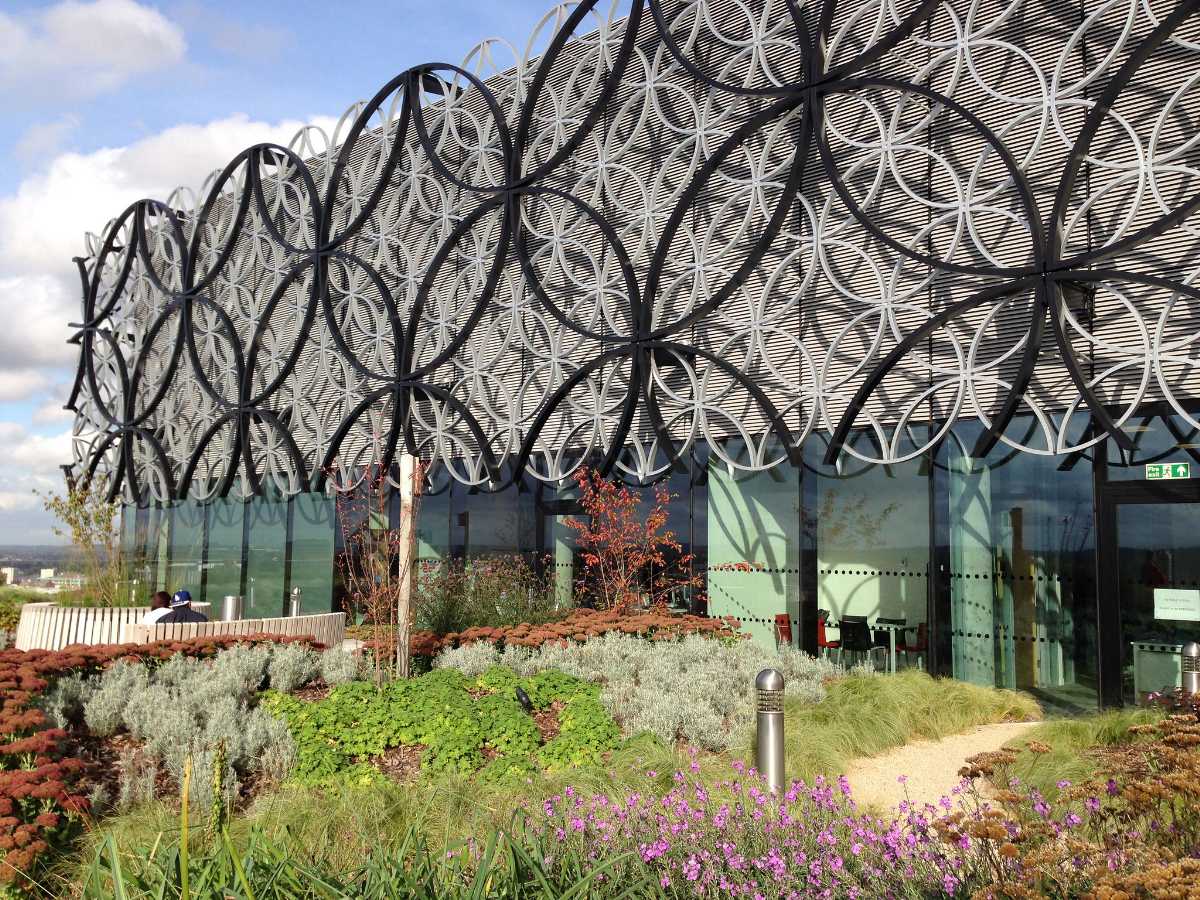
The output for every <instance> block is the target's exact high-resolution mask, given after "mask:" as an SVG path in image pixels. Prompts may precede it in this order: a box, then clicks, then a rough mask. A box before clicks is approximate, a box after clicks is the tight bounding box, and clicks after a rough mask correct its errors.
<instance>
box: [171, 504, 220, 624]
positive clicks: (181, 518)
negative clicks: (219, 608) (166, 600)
mask: <svg viewBox="0 0 1200 900" xmlns="http://www.w3.org/2000/svg"><path fill="white" fill-rule="evenodd" d="M169 515H170V523H171V524H170V546H171V552H170V556H169V557H168V560H167V566H166V577H165V579H164V582H165V584H166V587H165V588H163V589H164V590H166V591H169V592H170V593H172V594H173V593H175V591H178V590H182V589H187V591H188V592H189V593H191V595H192V599H193V600H204V599H205V594H204V518H205V514H204V507H203V506H200V505H199V504H197V503H193V502H191V501H188V500H181V501H179V502H178V503H175V504H173V505H172V506H171V507H170V508H169ZM218 602H219V601H218Z"/></svg>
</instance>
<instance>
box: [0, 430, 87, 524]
mask: <svg viewBox="0 0 1200 900" xmlns="http://www.w3.org/2000/svg"><path fill="white" fill-rule="evenodd" d="M0 442H2V443H3V445H4V448H5V451H4V456H3V458H0V512H21V511H28V510H36V509H41V506H42V504H41V501H40V500H38V498H37V496H36V495H35V494H34V491H35V490H38V491H42V492H45V491H50V490H54V491H57V490H62V488H63V484H64V482H63V474H62V470H61V469H60V468H59V467H60V466H61V465H62V464H63V463H64V462H67V461H68V460H70V458H71V432H70V430H69V429H67V430H64V431H62V432H60V433H57V434H51V435H44V434H35V433H32V432H30V431H29V430H28V429H27V428H26V427H25V426H24V425H22V424H21V423H19V422H0ZM0 524H2V523H0Z"/></svg>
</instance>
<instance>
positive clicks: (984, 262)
mask: <svg viewBox="0 0 1200 900" xmlns="http://www.w3.org/2000/svg"><path fill="white" fill-rule="evenodd" d="M1198 6H1200V4H1198V3H1196V2H1162V3H1160V2H1156V0H1124V2H1116V0H1104V2H1094V0H1083V2H1071V3H1067V2H1064V0H1032V2H1010V3H995V4H984V3H979V2H973V0H926V2H901V3H883V2H878V3H871V2H868V3H847V2H834V0H827V2H824V3H800V2H796V0H783V2H780V0H753V2H750V3H732V2H730V0H697V2H667V0H648V2H647V3H646V4H641V3H634V4H632V5H631V4H628V3H618V2H614V3H612V4H611V5H608V6H601V5H599V4H598V3H595V2H583V3H579V4H574V5H570V6H564V7H559V8H556V9H554V10H552V11H551V12H550V13H548V14H547V16H546V18H545V19H544V20H543V22H542V23H541V25H540V26H539V28H538V29H537V30H536V32H535V34H534V35H533V36H532V37H531V39H530V41H529V43H528V45H527V46H526V47H523V48H514V47H511V46H509V45H507V44H504V43H503V42H499V41H490V42H487V43H484V44H481V45H480V46H479V47H477V48H476V49H475V50H473V51H472V53H471V54H469V55H468V57H467V59H466V60H465V61H464V62H463V63H462V64H461V65H458V66H453V65H448V64H427V65H419V66H415V67H414V68H411V69H408V70H406V71H404V72H403V73H401V74H400V75H398V76H397V77H396V78H395V79H394V80H393V81H391V82H389V83H388V84H387V85H384V86H383V87H382V88H381V89H380V90H379V91H378V93H377V94H376V95H375V96H374V97H373V98H372V99H371V100H370V101H367V102H364V103H359V104H356V105H355V106H353V107H351V108H350V109H349V110H348V111H347V113H346V114H345V115H344V116H343V117H342V119H341V121H340V122H339V123H338V125H337V127H336V128H335V129H334V131H333V133H332V134H326V133H324V132H322V131H320V130H319V129H305V130H303V131H301V132H300V133H299V134H298V135H297V136H296V138H295V139H294V140H293V141H292V142H291V144H290V145H289V146H287V147H283V146H275V145H259V146H255V147H252V148H248V149H247V150H246V151H245V152H243V153H241V154H239V155H238V156H237V157H236V158H235V159H233V160H231V161H230V163H229V165H228V166H226V167H225V168H224V169H223V170H222V171H220V172H217V173H214V174H213V175H212V176H210V177H209V178H208V180H207V181H206V182H205V183H204V184H203V186H202V187H201V189H200V190H199V191H197V192H190V191H185V190H180V191H177V192H175V193H174V194H172V195H171V196H170V197H168V198H166V199H165V200H161V201H159V200H145V201H140V202H138V203H135V204H132V205H131V206H130V207H129V208H128V209H126V210H124V211H123V212H122V213H121V214H120V215H119V216H117V217H116V218H115V219H113V220H112V221H111V222H110V223H109V224H108V225H107V226H106V227H105V228H104V229H102V230H101V232H99V233H98V234H96V235H89V236H88V239H87V246H86V251H85V253H84V255H83V256H81V257H80V258H79V259H78V260H77V264H78V266H79V270H80V275H81V281H82V284H83V294H84V298H83V313H82V320H81V322H80V323H78V332H77V336H76V341H77V342H78V343H79V345H80V365H79V371H78V376H77V378H76V383H75V388H74V391H73V392H72V398H71V402H70V407H71V408H72V409H73V410H75V412H76V415H77V418H76V454H75V460H74V462H73V464H72V466H71V474H72V476H73V477H75V478H83V479H92V480H96V479H99V480H101V481H102V482H103V483H104V484H106V485H107V487H108V489H109V490H110V491H111V492H112V496H114V497H120V498H122V500H123V501H124V502H125V503H126V504H127V515H126V516H125V519H124V521H125V529H126V532H125V533H126V540H127V547H128V548H129V549H130V551H131V554H132V555H133V556H134V557H136V558H138V559H139V560H140V563H139V565H138V572H139V573H140V575H139V581H140V583H141V584H142V585H143V586H145V587H147V588H151V587H158V586H162V585H164V584H168V585H171V586H173V587H175V586H184V585H186V586H188V587H189V588H190V589H191V590H192V592H193V594H194V595H195V594H196V593H197V591H199V592H200V594H201V595H202V596H206V597H208V598H210V599H211V598H212V597H216V596H219V595H221V594H224V593H242V594H244V595H245V596H246V598H247V602H248V604H249V608H250V610H251V611H252V613H253V614H257V615H263V616H266V615H278V614H279V613H280V611H281V609H282V608H283V602H284V601H283V598H284V596H285V594H286V592H287V591H288V590H289V589H290V588H291V587H292V586H300V587H302V588H303V591H304V597H305V602H306V604H308V605H310V606H311V607H313V608H317V607H322V608H323V607H327V606H329V605H330V604H331V603H334V602H336V593H337V585H336V581H337V579H336V577H335V566H334V559H335V556H336V555H337V553H338V552H339V546H338V536H337V532H338V529H337V527H336V522H335V518H336V516H335V511H334V500H333V499H332V498H333V494H334V493H335V492H337V491H339V490H352V489H354V486H355V484H356V483H357V482H359V481H360V480H361V478H362V477H363V473H364V472H365V471H367V470H369V469H370V468H371V467H374V466H379V467H382V468H383V469H384V470H387V469H388V468H389V467H390V466H391V465H392V464H393V461H394V460H395V457H396V454H397V453H402V452H407V453H413V454H416V455H419V456H420V457H422V459H424V460H425V462H426V464H427V466H428V472H429V484H428V486H427V489H426V496H425V497H424V499H423V501H422V505H421V513H420V520H421V525H420V530H421V546H422V553H423V554H424V555H426V556H429V557H433V556H447V555H450V556H479V555H489V554H496V553H506V552H528V553H532V554H543V553H545V554H549V555H550V556H551V557H552V559H553V562H554V565H555V566H556V567H557V569H558V571H559V572H560V577H561V578H562V579H563V581H564V583H569V581H570V578H571V577H572V572H573V571H574V570H573V565H574V562H573V555H572V548H571V545H570V531H569V529H567V528H566V527H565V526H564V524H563V519H564V518H565V517H566V516H568V515H570V514H571V513H572V511H574V509H575V506H574V494H573V491H572V487H571V485H572V476H573V473H574V472H575V471H576V470H577V469H578V468H579V467H580V466H584V465H586V466H591V467H596V468H599V469H601V470H603V471H605V472H608V473H611V474H612V475H613V476H615V477H618V478H621V479H623V480H625V481H626V482H628V483H630V484H635V485H648V484H652V483H656V482H659V481H662V480H666V481H667V483H668V485H669V487H670V489H671V491H672V492H673V494H674V495H675V497H674V500H673V501H672V507H671V524H672V527H673V529H674V530H675V531H676V533H677V534H678V535H679V536H680V537H681V539H682V540H683V542H684V543H685V545H686V546H687V547H688V549H689V550H690V551H691V553H692V554H694V560H693V565H695V566H696V567H697V570H698V574H701V575H702V576H703V577H704V579H705V583H706V587H705V593H706V594H707V598H708V609H709V612H710V613H712V614H720V615H725V614H732V615H735V616H737V617H738V618H739V619H741V620H742V621H743V623H745V625H746V626H747V628H748V630H750V631H751V632H752V633H753V634H754V635H755V636H756V638H757V639H761V640H774V639H775V634H776V624H777V617H778V616H780V615H786V616H787V619H788V622H789V625H790V632H791V635H792V640H793V641H795V642H796V643H798V644H799V645H800V646H803V647H806V648H808V649H816V647H817V645H818V642H819V634H820V633H821V629H820V627H819V624H818V623H819V621H820V620H821V619H822V618H825V617H826V614H827V617H828V619H829V620H830V621H831V622H837V621H839V620H841V619H842V618H843V617H845V616H854V615H862V616H867V617H868V618H870V619H874V618H875V617H879V616H883V617H887V618H896V619H903V620H904V621H905V625H906V626H907V627H909V628H910V629H911V631H909V632H908V634H907V637H906V639H905V643H907V644H908V645H910V646H912V647H913V648H914V654H913V655H918V654H916V650H917V649H920V650H921V653H920V654H919V655H920V656H921V658H922V660H923V663H924V664H925V665H927V666H929V667H930V668H932V669H933V670H934V671H937V672H942V673H946V674H951V675H953V676H955V677H958V678H963V679H966V680H970V681H974V682H978V683H984V684H997V685H1002V686H1008V687H1020V688H1023V689H1029V690H1033V691H1035V692H1037V693H1038V694H1039V695H1040V696H1042V697H1043V699H1045V700H1046V701H1047V702H1050V703H1053V704H1056V705H1058V706H1060V707H1062V708H1064V709H1080V708H1089V707H1093V706H1095V705H1096V704H1097V703H1098V702H1108V703H1118V702H1129V701H1132V700H1134V699H1136V698H1137V697H1138V696H1139V694H1142V693H1145V691H1147V690H1150V689H1157V688H1161V687H1164V686H1170V685H1171V684H1173V683H1174V681H1175V680H1176V679H1177V678H1178V666H1179V661H1178V660H1179V656H1178V646H1179V645H1180V644H1181V643H1182V642H1183V641H1184V640H1187V639H1190V638H1191V637H1193V636H1195V635H1196V634H1197V633H1198V632H1200V626H1198V624H1197V623H1198V622H1200V547H1197V542H1198V541H1200V505H1198V504H1200V487H1198V485H1200V481H1198V480H1193V479H1192V478H1191V475H1193V474H1195V475H1196V476H1197V477H1198V478H1200V466H1198V465H1197V463H1200V457H1197V456H1196V450H1197V449H1198V448H1200V438H1197V432H1198V431H1200V413H1198V408H1200V407H1198V403H1197V401H1198V400H1200V379H1198V375H1197V372H1196V361H1197V353H1196V349H1195V343H1196V339H1197V330H1198V327H1200V288H1198V287H1197V286H1195V284H1194V282H1195V276H1196V274H1197V270H1198V269H1200V256H1198V254H1197V244H1198V242H1200V212H1197V208H1198V207H1200V180H1198V179H1200V136H1198V133H1197V130H1196V127H1195V124H1194V123H1195V122H1196V121H1197V113H1200V109H1197V108H1196V107H1197V106H1200V65H1198V63H1200V24H1198V15H1200V14H1198V12H1197V8H1198ZM747 562H748V563H751V564H752V565H751V566H750V567H745V566H738V567H736V568H735V566H734V564H736V563H747ZM746 568H749V569H750V571H745V569H746ZM825 638H826V639H827V640H836V639H837V631H836V630H835V629H833V628H832V627H831V628H830V629H828V630H827V631H826V632H825Z"/></svg>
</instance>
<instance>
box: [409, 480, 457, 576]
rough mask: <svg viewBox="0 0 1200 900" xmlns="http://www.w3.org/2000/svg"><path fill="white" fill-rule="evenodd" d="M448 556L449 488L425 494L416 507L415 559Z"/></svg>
mask: <svg viewBox="0 0 1200 900" xmlns="http://www.w3.org/2000/svg"><path fill="white" fill-rule="evenodd" d="M449 554H450V486H449V485H442V486H441V487H440V488H438V489H436V490H435V491H432V492H430V493H426V494H424V495H423V496H422V497H421V500H420V504H419V505H418V507H417V558H418V559H442V558H443V557H445V556H448V555H449Z"/></svg>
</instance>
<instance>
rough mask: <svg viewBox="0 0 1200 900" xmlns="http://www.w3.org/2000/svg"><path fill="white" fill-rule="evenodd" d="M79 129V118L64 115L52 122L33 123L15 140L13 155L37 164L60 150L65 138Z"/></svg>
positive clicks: (23, 160) (26, 161)
mask: <svg viewBox="0 0 1200 900" xmlns="http://www.w3.org/2000/svg"><path fill="white" fill-rule="evenodd" d="M78 127H79V117H78V116H74V115H70V114H67V115H64V116H62V117H60V118H58V119H55V120H54V121H52V122H35V123H34V124H33V125H30V126H29V127H28V128H27V129H25V133H24V134H23V135H21V136H20V137H19V138H17V143H16V145H15V146H14V147H13V155H14V156H16V158H17V159H19V160H21V161H22V162H25V163H34V162H39V161H41V160H43V159H47V158H49V157H52V156H54V155H55V154H56V153H58V151H59V150H61V149H62V146H63V144H64V143H65V142H66V139H67V136H68V135H69V134H71V132H73V131H74V130H75V129H76V128H78Z"/></svg>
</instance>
